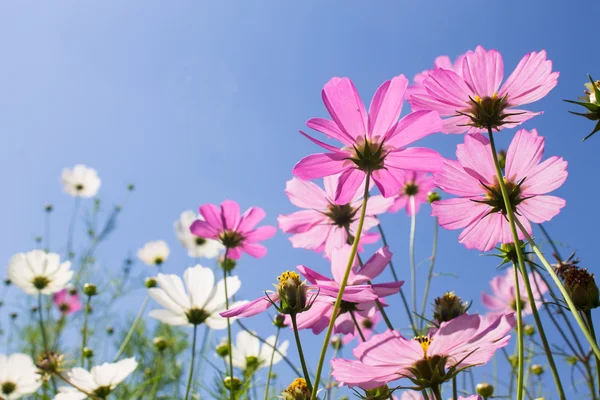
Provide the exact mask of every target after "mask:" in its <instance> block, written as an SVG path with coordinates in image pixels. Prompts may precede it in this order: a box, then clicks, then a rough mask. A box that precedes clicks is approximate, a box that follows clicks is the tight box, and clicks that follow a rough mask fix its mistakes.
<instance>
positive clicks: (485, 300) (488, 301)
mask: <svg viewBox="0 0 600 400" xmlns="http://www.w3.org/2000/svg"><path fill="white" fill-rule="evenodd" d="M481 304H483V306H484V307H486V308H488V309H490V310H494V311H504V310H507V309H509V307H508V306H509V304H507V303H505V302H503V301H502V300H500V299H498V298H496V297H494V296H490V295H489V294H487V293H485V292H482V293H481Z"/></svg>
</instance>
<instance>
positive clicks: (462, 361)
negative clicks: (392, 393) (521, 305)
mask: <svg viewBox="0 0 600 400" xmlns="http://www.w3.org/2000/svg"><path fill="white" fill-rule="evenodd" d="M514 325H515V320H514V316H513V314H512V313H511V314H507V315H502V316H500V317H498V318H496V319H494V320H491V319H486V318H482V317H480V316H479V315H476V314H475V315H468V314H464V315H461V316H460V317H457V318H455V319H453V320H451V321H449V322H444V323H442V324H441V325H440V328H439V329H437V330H435V331H434V333H433V334H431V335H429V336H418V337H416V338H414V339H407V338H404V337H402V335H400V333H399V332H397V331H391V330H390V331H387V332H385V333H382V334H379V335H375V336H373V337H372V338H371V339H370V340H368V341H366V342H364V343H361V344H359V345H358V346H357V347H356V348H355V349H354V350H353V353H354V356H355V357H356V358H357V359H358V360H345V359H339V358H338V359H334V360H332V361H331V366H332V367H333V373H332V375H333V376H334V378H335V379H336V380H337V381H338V382H340V384H341V385H345V386H350V387H354V386H358V387H361V388H363V389H373V388H376V387H379V386H382V385H385V384H387V383H389V382H392V381H395V380H397V379H400V378H403V377H406V378H408V379H410V380H411V381H412V382H413V383H414V384H415V385H417V386H419V387H423V388H426V387H431V386H434V385H441V384H442V383H444V382H446V381H448V380H449V379H452V377H453V376H454V375H456V373H458V372H459V371H460V370H461V369H462V368H466V367H471V366H477V365H482V364H485V363H487V362H488V361H489V360H490V359H491V358H492V356H493V355H494V353H495V352H496V350H498V349H500V348H502V347H504V346H506V345H507V344H508V341H509V339H510V336H507V334H508V333H509V332H510V331H511V330H512V328H513V327H514ZM431 371H437V372H438V373H437V374H432V372H431Z"/></svg>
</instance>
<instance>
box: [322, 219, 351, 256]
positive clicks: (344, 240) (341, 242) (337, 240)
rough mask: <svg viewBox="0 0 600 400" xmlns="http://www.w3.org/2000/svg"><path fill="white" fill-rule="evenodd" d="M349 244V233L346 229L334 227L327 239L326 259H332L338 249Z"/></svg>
mask: <svg viewBox="0 0 600 400" xmlns="http://www.w3.org/2000/svg"><path fill="white" fill-rule="evenodd" d="M347 244H348V233H347V232H346V230H345V229H344V228H340V227H338V226H332V227H331V230H330V231H329V236H328V237H327V238H326V239H325V257H327V258H331V256H332V254H333V252H334V251H335V250H336V249H340V248H342V247H344V246H345V245H347Z"/></svg>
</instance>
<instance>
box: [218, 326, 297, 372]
mask: <svg viewBox="0 0 600 400" xmlns="http://www.w3.org/2000/svg"><path fill="white" fill-rule="evenodd" d="M265 340H266V342H267V343H268V344H269V345H270V346H269V345H268V344H265V343H262V346H261V343H260V341H259V340H258V338H257V337H255V336H252V335H251V334H250V333H248V332H246V331H240V332H239V333H238V334H237V336H236V338H235V344H234V345H232V346H231V347H232V358H233V366H234V367H236V368H240V369H243V370H244V371H257V370H259V369H261V368H268V367H269V363H270V362H271V355H273V346H274V345H275V335H273V336H269V337H268V338H266V339H265ZM289 346H290V342H289V341H287V340H285V341H283V342H281V343H278V344H277V350H279V351H280V352H281V353H282V354H283V355H287V350H288V347H289ZM282 359H283V357H282V355H281V354H279V353H278V352H275V354H274V355H273V365H275V364H277V363H278V362H280V361H281V360H282ZM225 360H226V361H227V362H228V361H229V358H227V357H226V358H225Z"/></svg>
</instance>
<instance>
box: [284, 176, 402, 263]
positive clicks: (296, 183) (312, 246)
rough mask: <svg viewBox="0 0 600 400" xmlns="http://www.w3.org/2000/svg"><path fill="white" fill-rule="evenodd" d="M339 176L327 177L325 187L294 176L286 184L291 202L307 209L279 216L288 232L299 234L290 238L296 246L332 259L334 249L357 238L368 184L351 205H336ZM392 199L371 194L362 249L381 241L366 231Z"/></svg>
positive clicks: (373, 225) (362, 237)
mask: <svg viewBox="0 0 600 400" xmlns="http://www.w3.org/2000/svg"><path fill="white" fill-rule="evenodd" d="M337 179H338V175H332V176H327V177H325V178H324V180H323V181H324V187H325V190H323V189H321V188H320V187H319V186H318V185H316V184H315V183H313V182H309V181H303V180H300V179H298V178H292V179H291V180H289V181H288V182H287V183H286V186H285V193H286V194H287V196H288V198H289V199H290V201H291V202H292V203H293V204H294V205H295V206H298V207H300V208H304V210H302V211H297V212H295V213H292V214H288V215H280V216H279V218H278V219H277V220H278V222H279V227H280V228H281V229H282V230H283V231H284V232H286V233H294V234H295V235H294V236H292V237H290V242H292V245H293V246H294V247H295V248H304V249H309V250H314V251H316V252H321V251H324V252H325V256H326V257H327V258H331V254H332V252H333V250H334V249H336V248H340V247H343V246H345V245H346V244H348V241H349V240H352V239H353V237H354V235H355V234H356V230H357V228H358V222H359V221H358V219H359V216H360V211H361V208H362V196H363V192H364V183H363V187H362V188H361V189H359V190H358V191H357V192H356V196H355V197H354V198H353V199H351V201H350V202H349V203H348V204H342V205H340V204H335V188H336V184H337ZM392 202H393V199H386V198H384V197H383V196H370V197H369V201H368V203H367V209H366V214H365V221H364V224H363V233H362V234H361V236H360V245H361V248H359V251H360V250H362V245H364V244H369V243H374V242H376V241H377V240H379V235H378V234H376V233H368V232H366V231H368V230H369V229H371V228H373V227H375V226H377V225H378V224H379V220H378V219H377V218H376V217H375V215H377V214H381V213H384V212H385V211H386V210H387V209H388V208H389V207H390V205H391V204H392Z"/></svg>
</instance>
